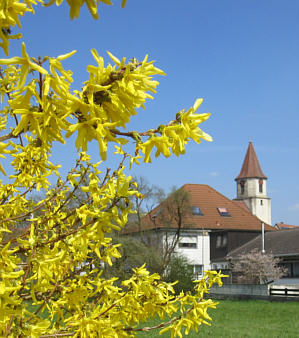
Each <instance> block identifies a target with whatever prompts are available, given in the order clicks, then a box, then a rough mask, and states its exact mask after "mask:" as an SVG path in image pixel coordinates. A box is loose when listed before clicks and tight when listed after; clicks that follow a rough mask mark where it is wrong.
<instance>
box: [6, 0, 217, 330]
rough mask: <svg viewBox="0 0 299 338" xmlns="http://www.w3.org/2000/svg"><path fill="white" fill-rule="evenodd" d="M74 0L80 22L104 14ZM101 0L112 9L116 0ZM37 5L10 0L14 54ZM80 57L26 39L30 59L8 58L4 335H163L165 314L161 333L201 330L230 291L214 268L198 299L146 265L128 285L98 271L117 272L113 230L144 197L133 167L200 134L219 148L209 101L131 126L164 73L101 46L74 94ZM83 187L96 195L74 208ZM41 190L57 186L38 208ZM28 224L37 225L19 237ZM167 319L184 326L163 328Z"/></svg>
mask: <svg viewBox="0 0 299 338" xmlns="http://www.w3.org/2000/svg"><path fill="white" fill-rule="evenodd" d="M62 1H63V0H56V4H57V5H59V4H60V3H62ZM54 2H55V1H54V0H51V1H49V2H48V3H47V5H48V6H50V5H52V4H53V3H54ZM67 2H68V4H69V5H70V17H71V18H74V17H78V15H79V12H80V8H81V6H82V5H83V4H84V3H86V4H87V6H88V8H89V11H90V13H91V15H92V16H93V17H94V18H97V16H98V14H97V10H98V3H99V0H85V1H84V0H67ZM101 2H102V3H105V4H110V0H101ZM36 5H45V4H44V2H43V0H23V1H22V0H2V1H1V4H0V47H1V48H2V50H3V51H4V52H5V54H7V56H9V42H10V40H11V39H14V38H21V34H18V35H12V33H13V30H14V29H16V26H19V28H21V24H20V21H19V20H20V17H21V16H23V15H25V14H26V13H27V12H32V13H33V12H34V8H33V7H34V6H36ZM122 5H123V6H124V5H125V1H123V2H122ZM74 53H75V51H72V52H70V53H67V54H65V55H60V56H58V57H56V58H53V57H48V56H45V57H38V58H34V57H31V56H29V55H28V53H27V51H26V47H25V44H24V43H22V53H21V56H15V57H10V58H2V59H0V65H1V70H0V95H1V98H2V100H3V102H4V106H3V108H2V109H1V111H0V130H1V136H0V156H1V158H2V161H5V165H1V166H0V170H1V172H2V176H3V179H2V181H1V182H0V223H1V224H0V240H1V244H0V251H1V257H0V335H1V337H60V336H61V337H62V336H63V337H65V336H75V337H96V336H99V337H132V336H134V335H135V333H136V332H137V331H140V330H142V331H148V330H151V329H154V328H152V327H144V326H142V323H144V322H145V321H147V320H148V319H149V318H150V317H152V316H156V315H158V316H159V317H160V318H161V324H160V325H159V326H157V327H156V328H160V329H162V331H167V330H170V332H171V335H172V336H181V330H182V329H183V328H185V332H186V333H188V332H189V330H190V329H195V330H197V328H198V326H199V325H201V324H202V323H208V321H209V320H210V317H209V315H208V314H207V310H208V308H211V307H212V308H213V307H215V305H216V303H214V302H213V301H211V300H207V299H204V298H203V296H204V294H205V293H207V292H208V289H209V287H210V286H211V285H212V284H213V283H216V282H217V283H218V284H221V277H222V275H221V274H217V273H216V272H207V273H206V277H205V278H204V279H203V280H201V281H197V282H196V283H195V288H194V293H193V294H183V293H182V294H180V295H178V296H174V293H173V287H172V285H171V284H167V283H164V282H162V281H161V280H160V277H159V276H158V275H157V274H152V275H151V274H150V273H149V272H148V271H147V270H146V268H145V266H141V267H140V268H136V269H134V271H133V272H132V277H131V278H130V279H128V280H126V281H123V282H122V284H121V285H119V284H118V285H116V284H115V278H112V279H108V280H107V279H104V278H103V276H102V271H101V270H100V268H95V266H97V267H99V266H101V265H100V264H94V263H95V260H98V261H100V262H102V263H104V264H110V265H111V264H113V261H114V260H115V259H117V258H118V257H119V255H120V254H119V251H118V249H117V247H118V246H117V245H112V244H111V239H110V238H109V233H111V232H112V231H117V230H120V229H121V228H123V227H124V226H125V224H126V222H127V217H128V215H129V214H130V213H131V212H132V208H131V202H130V200H131V199H130V197H131V196H140V194H139V192H138V187H137V185H136V184H135V183H134V182H133V180H132V178H131V177H130V176H126V175H125V171H124V168H125V165H126V164H128V166H129V167H130V166H132V165H137V164H138V161H139V160H143V161H144V162H150V161H151V153H152V151H155V156H159V155H164V156H166V157H168V156H170V155H171V153H173V154H175V155H177V156H178V155H180V154H184V152H185V144H186V143H187V142H188V141H189V140H191V139H192V140H194V141H195V142H197V143H200V142H201V139H204V140H207V141H210V140H211V137H210V136H209V135H207V134H205V133H204V132H203V131H201V129H199V127H198V125H199V123H201V122H203V121H205V120H206V119H207V118H208V117H209V115H208V114H197V113H196V110H197V109H198V107H199V105H200V104H201V101H202V100H201V99H197V100H196V101H195V104H194V105H193V107H191V108H190V109H188V110H187V111H184V110H182V111H180V112H178V113H177V114H176V117H175V119H174V120H173V121H170V122H169V123H168V124H167V125H161V126H158V127H153V128H151V129H148V130H146V131H143V132H137V131H127V129H125V127H126V126H127V125H128V123H129V122H130V118H131V116H132V115H135V114H136V109H137V108H139V107H144V103H145V101H146V99H149V98H152V96H151V94H152V93H155V89H156V87H157V85H158V82H157V81H156V80H153V76H156V75H163V74H164V73H163V72H162V71H161V70H160V69H158V68H156V67H155V66H154V65H153V62H151V61H149V60H148V57H147V56H146V57H145V58H144V60H143V61H138V60H136V59H132V60H130V61H127V60H126V59H125V58H123V59H121V60H120V59H118V58H117V57H115V56H113V55H112V54H110V53H108V54H109V56H110V58H111V60H112V63H113V64H108V65H106V66H105V64H104V60H103V58H102V57H100V56H99V55H98V53H97V51H96V50H95V49H92V50H91V53H92V56H93V58H94V65H89V66H87V71H88V73H89V78H88V79H86V81H85V82H84V83H83V88H82V89H81V90H71V88H70V87H71V83H72V81H73V77H72V76H73V72H72V71H71V70H68V69H65V68H64V67H63V61H64V60H65V59H67V58H70V57H71V56H72V55H73V54H74ZM73 134H75V135H76V141H75V145H76V148H77V149H78V153H79V156H78V158H77V159H76V160H75V161H74V164H73V166H72V167H70V170H69V172H68V174H66V175H65V177H62V176H61V175H60V173H59V165H54V164H53V163H51V161H50V159H51V153H52V150H53V149H54V148H53V147H55V148H56V147H59V144H63V143H65V142H66V141H67V139H68V138H69V137H70V136H71V135H73ZM93 140H96V141H97V142H98V146H99V153H100V157H101V159H102V162H99V163H93V162H92V161H91V158H90V156H89V155H88V144H89V142H91V141H93ZM112 142H113V143H115V156H120V161H119V166H118V168H116V169H115V170H113V171H112V170H110V169H105V167H104V163H105V160H106V154H107V147H108V145H109V144H110V143H112ZM127 143H131V144H133V145H134V147H135V149H134V151H133V153H129V152H128V151H127V150H126V144H127ZM130 149H131V148H130ZM2 164H3V162H2ZM6 172H7V174H6ZM5 175H6V176H5ZM55 176H56V179H55V181H56V182H57V183H56V185H54V186H53V185H51V184H50V182H53V181H54V178H53V177H55ZM78 189H82V190H83V192H85V193H86V199H85V200H84V201H81V202H80V203H79V204H78V203H76V204H75V205H76V206H75V207H72V206H73V205H74V203H72V201H73V199H74V198H76V192H77V190H78ZM39 190H43V191H46V194H45V197H44V198H43V199H42V200H40V201H39V202H34V200H33V199H32V193H33V192H34V191H39ZM140 197H141V196H140ZM20 224H22V225H24V224H25V225H26V226H25V228H23V229H22V231H21V232H18V234H16V232H14V230H15V229H16V228H18V227H19V226H20ZM8 234H9V235H10V236H9V237H8V236H7V235H8ZM14 234H16V235H14ZM95 254H96V255H95ZM95 257H96V258H95ZM166 314H167V315H169V316H170V317H172V319H170V320H168V321H164V322H163V317H164V315H166Z"/></svg>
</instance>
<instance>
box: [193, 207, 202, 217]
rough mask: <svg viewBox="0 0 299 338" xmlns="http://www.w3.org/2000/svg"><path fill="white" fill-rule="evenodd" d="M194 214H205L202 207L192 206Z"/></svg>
mask: <svg viewBox="0 0 299 338" xmlns="http://www.w3.org/2000/svg"><path fill="white" fill-rule="evenodd" d="M192 215H196V216H203V212H202V211H201V210H200V207H192Z"/></svg>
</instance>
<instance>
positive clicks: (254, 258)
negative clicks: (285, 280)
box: [232, 249, 287, 284]
mask: <svg viewBox="0 0 299 338" xmlns="http://www.w3.org/2000/svg"><path fill="white" fill-rule="evenodd" d="M279 262H280V260H279V258H275V257H274V256H273V255H272V254H270V253H262V252H261V251H258V250H257V249H254V250H252V251H250V252H249V253H246V254H243V255H240V256H238V258H236V259H235V260H233V261H232V263H233V273H236V274H237V280H238V282H240V283H252V284H264V283H269V282H271V281H273V280H275V279H279V278H281V277H282V276H284V275H285V274H286V272H287V271H286V269H285V268H284V267H282V266H280V265H279Z"/></svg>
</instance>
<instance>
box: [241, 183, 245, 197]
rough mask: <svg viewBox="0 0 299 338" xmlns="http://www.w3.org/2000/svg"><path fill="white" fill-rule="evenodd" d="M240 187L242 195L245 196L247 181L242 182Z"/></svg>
mask: <svg viewBox="0 0 299 338" xmlns="http://www.w3.org/2000/svg"><path fill="white" fill-rule="evenodd" d="M240 187H241V194H242V195H243V194H244V192H245V181H241V182H240Z"/></svg>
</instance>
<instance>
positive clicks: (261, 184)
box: [259, 180, 263, 193]
mask: <svg viewBox="0 0 299 338" xmlns="http://www.w3.org/2000/svg"><path fill="white" fill-rule="evenodd" d="M259 192H261V193H262V192H263V180H259Z"/></svg>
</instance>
